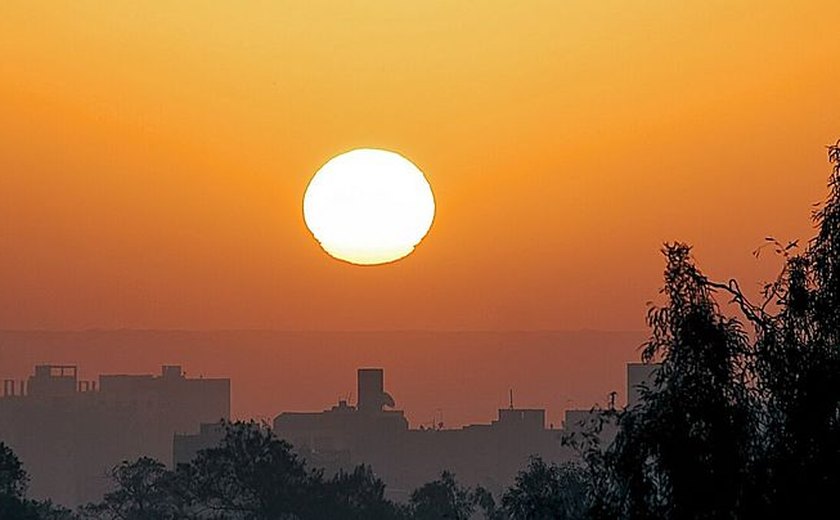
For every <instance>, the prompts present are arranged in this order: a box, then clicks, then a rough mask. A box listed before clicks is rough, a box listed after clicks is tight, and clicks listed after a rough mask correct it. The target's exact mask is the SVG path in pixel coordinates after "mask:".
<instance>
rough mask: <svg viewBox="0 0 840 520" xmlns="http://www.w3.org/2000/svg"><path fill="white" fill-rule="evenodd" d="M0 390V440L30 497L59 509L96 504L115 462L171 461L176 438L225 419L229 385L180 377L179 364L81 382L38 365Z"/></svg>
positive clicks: (61, 368) (70, 373) (68, 371)
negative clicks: (18, 465)
mask: <svg viewBox="0 0 840 520" xmlns="http://www.w3.org/2000/svg"><path fill="white" fill-rule="evenodd" d="M3 389H4V394H3V396H2V397H0V440H2V441H3V442H6V443H7V444H8V445H9V446H10V447H11V448H12V449H13V450H14V451H15V453H16V454H17V455H18V456H19V457H20V459H21V461H22V462H23V464H24V466H25V468H26V470H27V471H28V472H29V475H30V477H31V481H30V492H31V494H32V495H33V496H34V497H36V498H51V499H52V500H54V501H56V502H58V503H60V504H63V505H67V506H76V505H79V504H82V503H85V502H89V501H94V500H98V499H100V498H101V496H102V493H103V492H104V491H106V490H107V489H108V486H109V484H110V482H109V481H108V479H107V477H106V474H107V471H108V470H109V469H110V468H112V467H113V466H115V465H116V464H119V463H120V462H121V461H123V460H133V459H136V458H138V457H141V456H149V457H153V458H155V459H157V460H160V461H162V462H164V463H167V464H171V462H172V439H173V436H174V435H175V434H176V433H189V432H195V431H198V429H199V425H200V424H201V423H209V422H218V421H220V420H222V419H228V418H229V416H230V380H228V379H200V378H199V379H195V378H188V377H186V376H185V375H184V373H183V371H182V370H181V367H180V366H164V367H163V368H162V370H161V373H160V375H157V376H154V375H102V376H100V377H99V380H98V381H81V380H79V378H78V369H77V367H75V366H68V365H38V366H36V367H35V371H34V374H33V375H31V376H30V377H29V378H28V379H27V380H26V381H25V382H16V381H11V380H7V381H4V385H3Z"/></svg>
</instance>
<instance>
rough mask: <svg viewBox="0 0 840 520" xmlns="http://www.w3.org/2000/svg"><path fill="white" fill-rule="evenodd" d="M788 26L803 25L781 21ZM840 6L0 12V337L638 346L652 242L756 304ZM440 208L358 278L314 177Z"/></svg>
mask: <svg viewBox="0 0 840 520" xmlns="http://www.w3.org/2000/svg"><path fill="white" fill-rule="evenodd" d="M803 4H804V5H803ZM838 19H840V2H837V1H835V0H830V1H812V2H790V1H789V0H786V1H767V0H765V1H761V2H757V1H756V2H737V1H731V0H729V1H709V0H703V1H685V2H673V1H645V2H626V1H602V2H591V1H576V2H573V1H564V2H553V1H552V2H547V1H546V2H542V1H539V2H538V1H532V2H509V1H482V2H449V1H446V2H443V1H441V2H435V1H423V2H386V1H347V2H318V1H306V2H278V1H264V2H257V1H255V2H227V3H223V2H204V1H201V2H198V1H196V2H186V1H185V2H151V1H150V2H118V1H115V2H98V1H97V2H87V1H74V2H35V1H31V0H27V1H17V0H4V1H3V2H2V3H0V255H2V256H0V328H7V329H9V328H11V329H29V328H49V329H85V328H193V329H210V328H214V329H216V328H223V329H224V328H279V329H306V330H347V329H485V330H492V329H514V330H521V329H583V328H594V329H614V330H620V329H641V328H643V325H644V321H643V318H644V314H645V302H646V301H648V300H650V299H652V298H654V297H655V296H656V293H657V290H658V288H659V286H660V285H661V281H660V278H661V271H662V261H661V259H660V256H659V252H658V250H659V247H660V244H661V243H662V242H663V241H666V240H673V239H681V240H685V241H688V242H690V243H692V244H694V245H695V248H696V249H695V251H696V256H697V258H698V260H699V261H700V262H701V264H702V266H703V267H704V268H705V270H706V271H707V272H709V273H710V274H712V275H714V276H716V277H729V276H737V277H739V278H741V279H742V280H743V283H744V287H745V288H746V289H749V290H754V289H755V288H756V287H758V283H759V282H760V281H761V280H765V279H767V278H769V277H771V276H772V274H773V273H774V272H775V270H776V268H777V267H778V262H776V261H775V260H774V259H773V258H772V257H771V256H766V257H764V256H763V257H762V258H760V259H758V260H756V259H755V258H754V257H753V256H752V255H751V251H752V250H753V249H755V248H756V247H757V246H759V245H761V243H762V240H763V237H764V236H766V235H775V236H778V237H780V238H782V239H792V238H803V239H804V238H808V237H809V236H810V234H811V231H812V230H811V225H810V222H809V213H810V210H811V204H812V203H814V202H816V201H818V200H819V199H821V198H822V197H823V195H824V193H825V179H826V177H827V174H828V171H829V169H828V167H827V164H826V161H825V145H827V144H829V143H832V142H834V141H835V140H836V139H837V138H839V137H840V95H838V93H839V92H840V67H838V66H837V55H836V54H837V50H838V48H839V47H840V36H838V30H837V20H838ZM362 146H368V147H379V148H388V149H392V150H395V151H398V152H400V153H402V154H403V155H405V156H406V157H408V158H410V159H411V160H412V161H413V162H415V163H416V164H417V165H418V166H419V167H420V168H422V169H423V170H424V171H425V172H426V175H427V177H428V178H429V180H430V182H431V184H432V187H433V189H434V190H435V196H436V200H437V205H438V208H437V217H436V221H435V224H434V226H433V228H432V230H431V232H430V234H429V236H428V237H427V238H426V240H425V241H424V242H423V243H422V244H421V245H420V247H419V248H418V249H417V251H416V252H415V253H414V254H413V255H412V256H411V257H409V258H408V259H406V260H404V261H401V262H398V263H396V264H393V265H387V266H383V267H375V268H359V267H354V266H350V265H347V264H344V263H341V262H337V261H335V260H333V259H331V258H329V257H328V256H327V255H326V254H324V253H323V252H322V251H321V249H320V248H319V247H318V245H317V243H316V242H315V241H314V240H313V239H312V237H311V236H310V235H309V233H308V231H307V230H306V228H305V226H304V223H303V218H302V213H301V198H302V195H303V191H304V189H305V187H306V184H307V182H308V180H309V178H310V177H311V175H312V174H313V173H314V172H315V171H316V170H317V168H318V167H319V166H321V165H322V164H323V163H324V162H325V161H327V160H328V159H329V158H330V157H332V156H333V155H335V154H337V153H339V152H342V151H345V150H348V149H350V148H354V147H362Z"/></svg>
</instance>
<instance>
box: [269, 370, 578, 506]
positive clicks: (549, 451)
mask: <svg viewBox="0 0 840 520" xmlns="http://www.w3.org/2000/svg"><path fill="white" fill-rule="evenodd" d="M383 382H384V373H383V370H382V369H372V368H362V369H359V371H358V404H357V406H351V405H349V404H348V403H347V402H346V401H344V400H342V401H339V402H338V404H337V405H335V406H333V407H332V408H331V409H329V410H325V411H323V412H310V413H301V412H284V413H281V414H280V415H278V416H277V418H276V419H275V420H274V432H275V434H276V435H277V436H278V437H280V438H282V439H285V440H287V441H289V442H290V443H291V444H292V445H293V446H295V448H296V449H297V450H298V452H299V453H301V454H302V455H303V456H304V458H305V459H306V460H307V461H308V462H309V463H310V464H312V465H314V466H318V467H322V468H324V469H325V470H326V471H327V472H334V471H338V470H342V469H343V470H349V469H352V468H353V467H354V466H356V465H358V464H362V463H364V464H369V465H371V467H372V468H373V469H374V471H375V472H376V474H377V475H378V476H379V477H380V478H382V479H383V481H384V482H385V483H386V484H387V488H386V489H387V492H388V493H389V495H390V496H391V498H395V499H398V500H401V499H406V498H407V497H408V495H409V494H410V493H411V491H412V490H414V489H415V488H417V487H419V486H421V485H422V484H424V483H426V482H428V481H430V480H434V479H435V478H438V477H439V476H440V473H441V471H443V470H449V471H453V472H454V473H455V474H456V475H457V476H458V479H459V480H460V481H462V482H464V483H466V484H469V485H476V484H481V485H483V486H485V487H487V488H488V489H490V490H491V491H495V492H499V491H501V490H502V489H503V488H504V487H505V486H507V485H509V484H510V483H511V482H512V480H513V478H514V477H515V475H516V473H517V472H518V471H519V470H520V469H522V467H524V465H525V464H526V463H527V461H528V457H529V456H531V455H537V456H540V457H542V458H543V459H545V460H547V461H556V462H559V461H562V460H567V459H568V458H570V457H571V450H569V449H568V448H565V447H563V446H561V442H560V438H561V435H562V431H561V430H558V429H551V428H546V425H545V410H539V409H519V408H514V407H511V408H507V409H501V410H499V411H498V417H497V419H496V420H494V421H493V422H491V423H490V424H476V425H470V426H465V427H463V428H458V429H443V428H442V427H438V426H435V427H432V428H419V429H411V428H409V425H408V421H407V420H406V418H405V415H404V413H403V411H402V410H396V409H393V408H394V400H393V398H391V396H390V395H388V394H387V393H386V392H385V391H384V385H383Z"/></svg>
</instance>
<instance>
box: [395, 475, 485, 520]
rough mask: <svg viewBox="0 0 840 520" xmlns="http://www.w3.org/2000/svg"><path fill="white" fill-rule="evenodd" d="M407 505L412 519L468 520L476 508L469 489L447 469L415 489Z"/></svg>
mask: <svg viewBox="0 0 840 520" xmlns="http://www.w3.org/2000/svg"><path fill="white" fill-rule="evenodd" d="M409 506H410V510H411V515H412V516H411V518H413V519H414V520H442V519H448V520H468V519H469V518H470V516H472V514H473V513H474V512H475V509H476V505H475V502H474V500H473V497H472V494H471V493H470V490H469V489H468V488H465V487H462V486H461V485H459V484H458V482H457V481H456V480H455V475H453V474H452V473H450V472H448V471H444V472H443V473H442V474H441V475H440V478H439V479H437V480H433V481H432V482H428V483H426V484H424V485H423V486H421V487H420V488H418V489H416V490H415V491H414V492H413V493H412V494H411V500H410V501H409Z"/></svg>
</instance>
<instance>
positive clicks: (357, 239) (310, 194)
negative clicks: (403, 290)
mask: <svg viewBox="0 0 840 520" xmlns="http://www.w3.org/2000/svg"><path fill="white" fill-rule="evenodd" d="M434 214H435V201H434V197H433V195H432V189H431V187H430V186H429V183H428V182H427V181H426V178H425V177H424V176H423V172H421V171H420V170H419V169H418V168H417V167H416V166H415V165H414V164H413V163H411V161H409V160H408V159H406V158H404V157H403V156H401V155H399V154H397V153H394V152H389V151H386V150H372V149H360V150H353V151H350V152H347V153H343V154H341V155H339V156H337V157H334V158H333V159H331V160H330V161H329V162H327V164H325V165H324V166H322V167H321V169H320V170H318V172H317V173H316V174H315V177H313V178H312V181H311V182H310V183H309V186H308V187H307V189H306V195H305V196H304V200H303V215H304V218H305V220H306V225H307V226H308V227H309V229H310V231H312V234H313V235H314V236H315V238H316V239H317V240H318V242H320V244H321V247H323V248H324V250H325V251H326V252H327V253H329V254H330V255H331V256H333V257H335V258H338V259H339V260H345V261H347V262H350V263H354V264H359V265H374V264H383V263H387V262H393V261H395V260H399V259H400V258H403V257H405V256H407V255H409V254H411V252H412V251H414V247H415V246H416V245H417V244H418V243H420V240H422V239H423V237H424V236H426V233H427V232H428V231H429V228H430V227H431V225H432V219H433V218H434Z"/></svg>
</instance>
